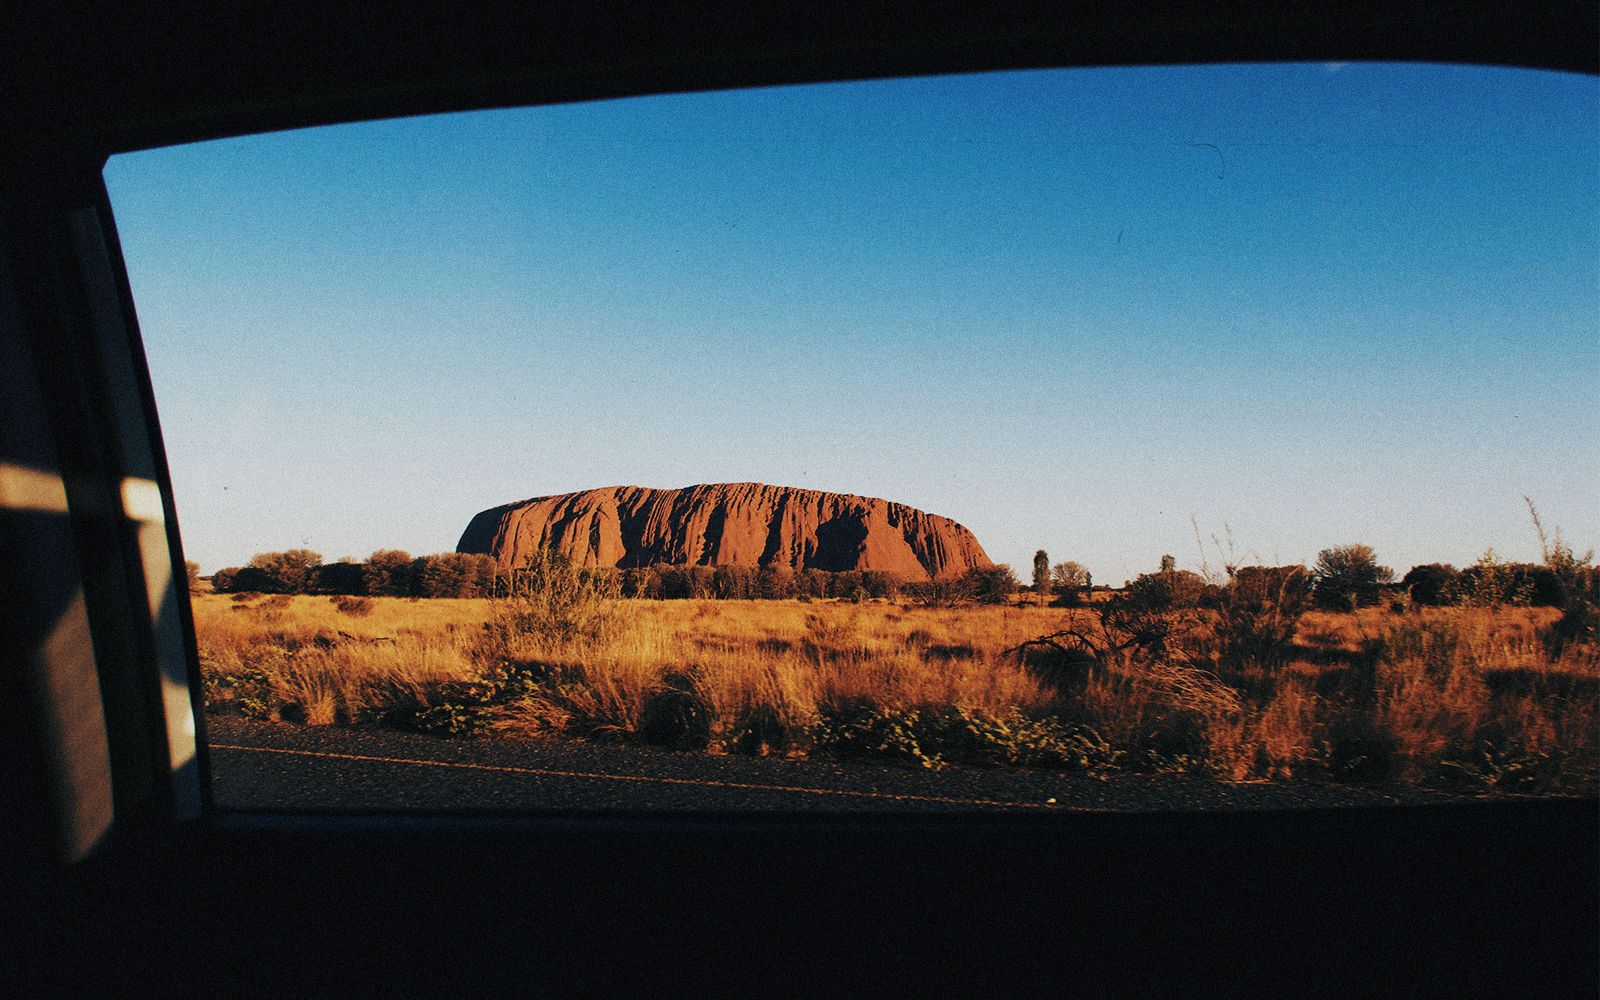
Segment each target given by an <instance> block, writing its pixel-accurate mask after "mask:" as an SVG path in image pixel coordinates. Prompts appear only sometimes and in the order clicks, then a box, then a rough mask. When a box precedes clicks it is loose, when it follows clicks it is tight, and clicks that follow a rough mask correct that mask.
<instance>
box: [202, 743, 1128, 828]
mask: <svg viewBox="0 0 1600 1000" xmlns="http://www.w3.org/2000/svg"><path fill="white" fill-rule="evenodd" d="M211 749H213V750H245V751H250V752H253V753H277V754H285V755H287V756H291V757H314V758H320V759H325V760H355V761H368V762H371V763H376V764H414V765H417V766H419V767H453V768H458V769H460V770H463V771H495V772H498V773H502V774H531V775H538V776H540V777H546V778H586V779H592V780H598V781H634V782H643V783H651V784H660V785H694V786H698V787H700V788H731V789H739V790H741V791H751V792H795V793H799V794H802V795H838V796H841V797H844V798H855V799H889V800H892V801H895V802H933V803H937V804H939V805H954V806H999V807H1002V808H1007V809H1051V810H1060V811H1065V812H1100V811H1102V810H1098V809H1081V808H1073V807H1071V806H1058V805H1055V804H1054V803H1048V802H1003V801H1000V800H997V799H958V798H950V797H947V796H943V795H899V794H895V793H892V792H861V791H852V790H848V789H841V788H807V787H803V786H799V785H758V784H751V783H749V782H743V781H713V780H709V779H704V778H663V777H659V776H655V775H646V774H603V773H598V772H592V771H558V770H553V769H550V768H542V767H509V766H506V765H501V764H465V763H459V762H456V761H444V760H413V759H410V758H406V757H372V756H368V755H366V754H355V753H325V752H322V751H318V750H287V749H283V748H281V747H247V746H235V745H230V744H226V743H213V744H211Z"/></svg>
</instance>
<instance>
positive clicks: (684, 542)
mask: <svg viewBox="0 0 1600 1000" xmlns="http://www.w3.org/2000/svg"><path fill="white" fill-rule="evenodd" d="M541 549H553V550H555V551H556V552H559V553H561V554H562V555H564V556H566V557H567V558H568V559H570V560H572V562H573V563H575V564H576V565H579V566H650V565H657V564H669V565H695V566H720V565H725V564H731V565H737V566H787V567H789V568H790V569H795V570H802V569H824V570H833V571H840V570H868V569H871V570H883V571H885V572H888V573H894V574H897V575H899V576H901V577H904V578H907V579H924V580H925V579H928V578H929V577H936V578H943V577H951V576H958V575H960V574H961V573H963V572H965V571H966V570H968V569H970V568H971V567H974V566H981V567H987V566H989V565H991V563H990V562H989V557H988V556H987V555H985V554H984V551H983V546H981V545H979V544H978V540H977V539H976V538H974V537H973V535H972V532H970V531H968V530H967V529H966V528H964V527H962V526H961V525H959V524H957V523H956V522H954V521H952V520H950V519H949V518H947V517H939V516H938V515H936V514H926V513H924V512H922V511H920V510H917V509H916V508H914V507H907V506H906V505H904V504H898V503H890V502H889V501H887V500H877V499H873V498H871V497H858V496H851V495H849V494H844V493H823V492H821V491H819V490H802V489H795V488H793V487H788V486H763V485H762V484H760V483H717V484H712V485H706V486H688V487H685V488H683V489H681V490H655V489H645V488H644V487H639V486H613V487H608V488H606V489H598V490H585V491H584V492H582V493H563V494H561V495H560V496H553V497H535V498H534V499H532V500H523V501H521V502H519V503H512V504H506V505H505V506H503V507H495V508H493V509H492V510H486V511H484V512H483V513H481V514H479V515H478V516H477V517H474V518H473V519H472V523H470V524H468V525H467V530H466V531H465V532H463V533H462V535H461V541H460V542H459V543H458V544H457V545H456V551H458V552H483V553H487V554H488V555H490V556H493V557H494V559H495V560H496V561H497V562H498V563H499V564H500V566H501V567H502V568H507V569H509V568H512V567H516V566H521V565H523V564H525V563H526V562H527V561H528V560H529V558H530V557H532V556H533V554H534V553H535V552H538V551H540V550H541Z"/></svg>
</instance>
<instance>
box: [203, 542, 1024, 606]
mask: <svg viewBox="0 0 1600 1000" xmlns="http://www.w3.org/2000/svg"><path fill="white" fill-rule="evenodd" d="M552 558H554V557H552ZM540 571H541V570H540V568H539V567H538V566H521V567H518V568H517V569H515V570H512V571H509V572H507V571H505V570H501V569H499V568H498V567H497V566H496V565H495V562H494V560H493V559H491V558H490V557H488V556H486V555H478V554H466V553H460V552H444V553H439V554H437V555H429V556H417V557H413V556H412V555H411V554H410V553H408V552H401V551H399V550H396V549H380V550H378V551H376V552H374V553H372V555H371V556H369V557H368V558H367V561H366V562H364V563H358V562H355V561H353V560H343V561H340V562H336V563H326V564H325V563H323V562H322V557H321V556H320V555H318V554H317V553H315V552H311V551H309V550H306V549H291V550H289V551H286V552H263V553H260V554H258V555H256V556H255V557H254V558H252V559H251V560H250V562H249V564H247V565H245V566H235V567H228V568H226V569H220V570H217V572H215V573H214V574H212V576H211V588H212V590H214V591H215V592H216V593H219V594H327V595H334V594H347V595H351V596H362V597H456V598H461V597H512V596H515V595H517V594H521V593H525V592H526V591H527V590H528V589H529V587H530V586H532V585H533V582H534V581H533V578H534V577H535V576H536V575H537V573H538V572H540ZM195 572H196V574H197V573H198V567H195ZM576 572H578V573H580V574H581V575H582V576H583V577H584V578H585V579H586V580H589V581H592V582H593V583H594V586H595V587H596V588H597V589H598V590H599V591H601V592H603V593H609V594H611V595H612V596H613V597H622V598H640V599H644V600H727V601H752V600H777V601H786V600H797V599H798V600H820V599H824V598H842V599H845V600H852V601H863V600H874V599H890V600H894V599H899V598H902V597H904V598H907V599H909V600H913V601H919V602H922V603H926V604H930V605H954V604H960V603H967V602H972V601H977V602H980V603H991V604H993V603H1002V602H1004V601H1006V600H1008V599H1009V598H1010V596H1011V595H1012V594H1014V593H1015V592H1016V591H1017V588H1018V586H1019V582H1018V580H1017V578H1016V574H1015V573H1013V572H1012V570H1011V568H1010V567H1009V566H1003V565H1002V566H994V567H991V568H987V569H972V570H969V571H968V572H967V573H965V574H964V575H962V576H959V577H955V578H952V579H949V580H943V581H939V582H938V583H926V582H921V581H903V580H901V579H900V578H899V577H897V576H895V575H894V574H892V573H885V572H882V571H879V570H846V571H843V572H828V571H825V570H820V569H808V570H804V571H802V572H799V573H796V572H795V571H793V570H791V569H789V568H787V567H783V566H762V567H760V568H757V567H753V566H640V567H629V568H624V569H617V568H612V567H600V568H590V569H581V570H577V571H576ZM194 579H195V580H196V581H197V580H198V576H197V575H196V576H195V577H194Z"/></svg>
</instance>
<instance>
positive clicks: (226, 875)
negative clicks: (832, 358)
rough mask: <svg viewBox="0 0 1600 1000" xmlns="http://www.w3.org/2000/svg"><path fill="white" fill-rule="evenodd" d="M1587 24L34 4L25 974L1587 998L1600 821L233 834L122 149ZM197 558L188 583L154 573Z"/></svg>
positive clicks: (188, 982) (22, 831) (1450, 39)
mask: <svg viewBox="0 0 1600 1000" xmlns="http://www.w3.org/2000/svg"><path fill="white" fill-rule="evenodd" d="M1597 9H1600V8H1597V6H1596V4H1595V3H1593V2H1589V0H1582V2H1554V3H1544V4H1519V5H1507V4H1500V3H1491V2H1487V0H1475V2H1470V3H1466V4H1458V5H1450V6H1448V7H1445V6H1442V5H1434V4H1428V3H1423V2H1420V0H1388V2H1384V3H1337V4H1329V5H1321V6H1317V7H1314V8H1302V7H1301V6H1300V5H1297V4H1287V3H1279V2H1258V3H1250V4H1243V3H1224V4H1220V5H1193V4H1186V3H1180V2H1161V3H1141V4H1129V5H1103V7H1102V6H1094V7H1091V6H1089V5H1083V4H1043V3H1040V4H1029V3H1009V2H999V3H992V4H986V5H973V6H970V7H969V6H967V5H961V4H952V3H943V2H935V3H909V2H896V3H887V4H871V3H857V4H845V3H835V2H831V0H830V2H823V3H818V4H809V5H798V4H779V5H770V6H769V5H745V4H733V3H727V2H723V0H709V2H703V3H695V4H681V5H680V4H635V5H627V4H590V3H570V2H549V3H514V2H509V0H496V2H488V3H480V2H467V3H458V4H449V5H442V4H441V5H437V6H433V7H425V8H420V9H410V8H405V7H390V6H379V5H361V4H352V3H345V2H333V3H328V4H322V5H303V4H293V3H285V2H281V0H278V2H263V3H240V2H233V0H227V2H221V3H215V4H207V5H193V6H190V5H185V4H172V5H166V4H149V3H145V4H134V3H125V2H116V0H112V2H92V0H66V2H45V0H20V2H17V3H12V4H9V5H7V6H6V8H5V9H4V11H3V12H0V39H3V42H0V46H3V53H4V57H3V59H0V108H3V114H4V120H5V122H6V126H7V127H6V128H5V131H4V139H3V140H0V141H3V142H4V144H5V153H4V157H3V158H0V387H3V389H0V650H3V656H4V670H5V673H4V676H5V678H6V685H7V686H6V691H5V693H4V697H0V736H3V739H4V748H5V764H4V768H3V770H0V774H3V775H4V778H3V782H4V784H3V792H0V794H3V799H0V801H3V802H4V813H3V816H4V823H3V832H0V841H3V843H0V893H3V898H4V900H5V903H6V907H5V908H6V911H7V915H8V916H9V917H10V920H9V921H8V923H9V925H10V928H9V929H8V930H7V931H6V932H5V934H4V938H3V941H4V944H3V946H0V983H3V987H0V988H3V989H4V991H5V993H6V995H8V996H13V997H34V996H68V995H85V996H88V995H93V996H133V995H140V994H144V995H150V996H158V997H161V996H166V997H170V996H191V995H192V996H252V997H254V996H259V997H301V996H310V995H358V996H390V995H413V994H415V995H437V996H460V995H479V994H488V993H491V992H492V993H495V994H501V995H504V994H507V993H510V994H514V995H544V994H552V993H553V994H558V995H560V994H574V993H582V994H596V995H598V994H607V995H679V994H686V995H701V996H710V995H786V994H799V995H816V994H823V995H836V994H842V995H873V994H884V993H892V994H928V993H934V992H937V993H941V994H947V993H956V992H966V993H970V994H973V995H997V996H1004V995H1016V994H1049V995H1062V994H1067V993H1086V994H1089V995H1094V994H1100V993H1105V992H1112V991H1115V992H1131V993H1136V994H1140V995H1190V994H1193V995H1204V994H1210V993H1226V994H1228V995H1237V994H1249V993H1261V992H1267V991H1273V992H1278V993H1282V994H1284V995H1312V994H1318V995H1320V994H1341V995H1377V994H1381V995H1517V996H1541V995H1550V996H1562V995H1566V996H1571V995H1593V991H1594V988H1595V986H1596V985H1597V982H1596V977H1597V972H1596V960H1597V945H1596V942H1597V934H1600V887H1597V879H1600V867H1597V853H1600V850H1597V843H1600V837H1597V815H1596V808H1595V803H1594V802H1593V801H1592V800H1591V801H1495V802H1484V803H1472V804H1467V805H1460V804H1455V805H1439V806H1419V807H1412V808H1404V809H1383V810H1374V809H1346V810H1337V811H1332V810H1301V811H1291V812H1259V813H1250V812H1242V813H1227V814H1201V813H1182V814H1180V813H1173V814H1148V815H1115V814H1106V815H1084V814H1077V815H1070V816H1008V815H994V816H982V817H955V818H951V817H948V816H944V817H940V816H885V817H868V816H856V817H830V816H825V815H824V816H812V817H797V816H782V815H776V816H774V815H750V814H739V815H734V814H729V815H720V814H710V815H695V816H682V815H679V816H671V817H669V816H661V815H650V814H638V815H632V814H614V815H611V816H609V817H606V818H596V817H592V816H550V815H523V816H506V815H492V814H487V813H483V814H462V815H417V814H406V815H402V814H398V813H397V814H395V815H392V816H386V815H371V814H367V815H361V816H354V815H351V816H341V815H328V814H322V815H315V816H313V815H296V814H291V813H251V814H231V813H228V812H226V811H219V810H217V809H215V808H214V807H213V806H212V804H211V803H210V801H209V792H208V785H207V774H206V758H205V752H204V733H203V722H204V720H203V717H202V715H201V713H200V712H199V711H198V704H199V702H198V695H197V693H196V692H197V690H198V685H197V684H196V683H195V682H194V681H195V673H196V669H197V658H196V652H195V642H194V636H193V628H192V623H191V621H190V618H189V609H188V602H187V598H186V596H185V595H184V592H183V589H182V587H181V586H179V585H178V584H177V581H181V580H182V579H183V573H182V571H181V567H182V566H183V565H184V560H183V554H182V550H181V546H180V537H179V531H178V525H179V521H178V514H179V511H178V510H177V508H175V506H174V502H173V497H172V491H171V485H170V481H169V477H168V474H167V468H166V464H165V457H164V453H163V448H162V438H161V432H160V429H159V426H158V425H157V421H156V410H155V403H154V399H153V396H152V393H151V388H150V381H149V377H148V375H147V372H146V369H145V361H144V355H143V350H142V348H141V344H140V338H139V333H138V325H137V321H136V318H135V313H134V303H133V300H132V296H131V293H130V290H129V283H128V278H127V275H126V273H125V269H124V266H123V262H122V257H121V252H120V249H119V244H118V237H117V232H116V229H115V226H114V224H113V222H112V216H111V211H110V205H109V203H108V201H107V197H106V193H105V187H104V183H103V181H102V174H101V171H102V168H103V166H104V164H105V161H106V158H107V157H108V156H110V155H112V154H115V153H119V152H127V151H132V150H139V149H147V148H151V147H155V146H162V145H167V144H173V143H181V142H189V141H196V140H201V139H212V138H220V137H226V136H236V135H245V134H250V133H256V132H264V131H270V130H277V129H286V128H295V127H301V126H310V125H322V124H332V123H337V122H346V121H359V120H364V119H371V118H379V117H393V116H401V115H413V114H424V113H437V112H443V111H452V110H462V109H472V108H488V107H506V106H518V105H529V104H548V103H556V102H564V101H575V100H588V99H596V98H605V97H621V96H629V95H642V94H652V93H665V92H674V91H694V90H706V89H714V88H733V87H752V86H763V85H772V84H784V83H800V82H813V81H828V80H844V79H865V78H875V77H886V76H900V75H913V74H940V73H955V72H967V71H979V70H993V69H1020V68H1033V67H1055V66H1094V65H1156V64H1180V63H1205V62H1229V61H1237V62H1251V61H1330V60H1340V61H1353V60H1401V61H1434V62H1463V63H1478V64H1487V65H1503V66H1513V67H1523V68H1527V69H1529V70H1530V71H1563V72H1576V73H1584V74H1594V73H1596V72H1597V71H1600V57H1597V42H1596V39H1597V37H1600V35H1597V28H1600V15H1597ZM174 567H179V568H180V569H179V570H178V571H177V572H174Z"/></svg>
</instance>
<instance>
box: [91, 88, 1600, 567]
mask: <svg viewBox="0 0 1600 1000" xmlns="http://www.w3.org/2000/svg"><path fill="white" fill-rule="evenodd" d="M1597 137H1600V84H1597V81H1596V80H1594V79H1592V78H1585V77H1578V76H1571V75H1563V74H1554V73H1543V72H1532V71H1514V70H1497V69H1483V68H1470V67H1448V66H1391V65H1366V64H1350V65H1346V66H1342V67H1339V66H1323V65H1292V66H1213V67H1180V68H1158V69H1101V70H1069V71H1048V72H1029V73H1001V74H985V75H978V76H965V77H944V78H928V79H910V80H899V81H880V82H869V83H856V84H836V85H826V86H809V87H791V88H777V89H770V90H759V91H740V92H731V93H717V94H698V95H678V96H665V97H653V98H636V99H630V100H623V101H610V102H601V103H593V104H582V105H567V106H561V107H553V108H532V109H516V110H509V111H492V112H474V113H468V114H458V115H446V116H435V117H427V118H416V119H406V120H398V121H387V122H376V123H366V124H360V125H350V126H338V127H332V128H323V129H311V130H304V131H298V132H290V133H278V134H273V135H267V136H257V137H250V138H244V139H236V140H224V141H219V142H213V143H202V144H195V145H190V146H181V147H173V148H169V149H161V150H153V151H148V152H143V153H136V154H129V155H125V156H119V157H116V158H114V159H113V160H112V161H111V162H110V163H109V164H108V166H107V168H106V181H107V185H108V187H109V189H110V192H111V200H112V205H113V207H114V210H115V212H116V216H117V225H118V228H119V231H120V232H121V234H122V240H123V248H124V252H125V254H126V256H127V261H128V268H129V272H130V275H131V277H132V281H133V290H134V297H135V300H136V302H137V305H138V309H139V315H140V323H141V327H142V329H143V334H144V338H145V343H146V347H147V350H148V353H149V359H150V367H151V374H152V377H153V379H154V382H155V387H156V397H157V404H158V407H159V410H160V413H161V419H162V425H163V430H164V432H165V437H166V441H167V447H168V452H169V458H170V460H171V464H172V469H173V480H174V487H175V490H176V494H177V500H178V509H179V517H180V520H181V524H182V529H183V538H184V545H185V548H186V549H187V551H188V553H189V555H190V557H191V558H194V559H196V560H198V561H199V562H200V563H201V565H202V566H203V567H204V568H205V569H206V570H207V571H210V570H212V569H215V568H217V567H220V566H223V565H234V564H238V563H240V562H243V561H244V560H246V559H248V558H249V556H250V555H251V554H252V553H254V552H257V551H263V550H269V549H278V548H285V547H290V546H298V545H302V544H305V545H309V546H310V547H312V548H315V549H317V550H318V551H320V552H321V553H322V554H323V555H324V557H325V558H328V559H330V560H331V559H334V558H337V557H339V556H342V555H351V556H356V557H358V558H359V557H364V556H365V555H367V554H368V553H369V552H371V551H372V550H373V549H376V548H380V547H399V548H405V549H408V550H411V551H413V552H432V551H443V550H449V549H451V548H453V547H454V545H455V542H456V540H457V538H458V537H459V534H460V532H461V530H462V528H464V527H465V525H466V523H467V521H468V519H469V518H470V517H471V516H472V514H474V513H475V512H477V511H478V510H481V509H483V508H486V507H490V506H493V505H496V504H500V503H505V502H507V501H511V500H516V499H521V498H524V497H529V496H536V495H541V494H547V493H556V492H565V491H568V490H578V489H585V488H589V487H595V486H609V485H618V484H637V485H645V486H683V485H689V484H693V483H701V482H723V481H746V480H753V481H759V482H768V483H776V484H784V485H794V486H803V487H808V488H813V489H827V490H837V491H842V492H852V493H859V494H866V495H871V496H881V497H887V498H890V499H893V500H898V501H902V502H905V503H909V504H912V505H914V506H917V507H921V508H923V509H925V510H929V511H932V512H935V513H939V514H944V515H947V516H950V517H953V518H955V519H957V520H959V521H961V522H962V523H964V524H966V525H967V526H968V527H970V528H972V529H973V531H974V532H976V534H977V536H978V538H979V540H980V541H981V542H983V544H984V546H985V547H986V548H987V550H988V551H989V553H990V555H991V556H992V557H993V558H995V559H997V560H1001V561H1008V562H1011V563H1012V564H1013V565H1015V566H1017V568H1018V569H1019V570H1024V571H1025V568H1026V565H1027V563H1028V562H1029V560H1030V559H1031V557H1032V554H1033V551H1034V550H1035V549H1036V548H1040V547H1043V548H1045V549H1047V550H1048V551H1049V553H1050V555H1051V557H1052V558H1053V559H1057V560H1059V559H1065V558H1073V559H1077V560H1078V561H1080V562H1083V563H1084V564H1085V565H1087V566H1088V567H1089V568H1090V569H1091V570H1092V571H1093V572H1094V574H1095V576H1096V578H1097V579H1098V580H1105V581H1110V582H1117V581H1120V580H1122V579H1124V578H1125V577H1129V576H1132V575H1134V574H1136V573H1138V572H1141V571H1144V570H1148V569H1151V568H1153V567H1154V566H1155V565H1156V564H1157V562H1158V561H1159V558H1160V556H1161V554H1162V553H1166V552H1170V553H1173V554H1174V555H1176V556H1177V557H1178V560H1179V564H1180V565H1190V566H1192V565H1194V564H1195V563H1196V562H1197V561H1198V552H1197V549H1196V543H1195V539H1194V531H1193V528H1192V527H1191V517H1193V518H1194V519H1195V520H1196V521H1197V522H1198V523H1199V525H1200V527H1201V529H1202V531H1203V532H1204V533H1205V534H1207V535H1210V534H1211V533H1213V532H1214V533H1216V534H1219V535H1221V534H1222V533H1223V529H1224V525H1226V526H1227V527H1228V528H1229V529H1231V532H1232V536H1233V538H1234V540H1235V544H1236V554H1237V555H1238V556H1240V557H1242V558H1244V559H1246V560H1247V561H1256V560H1257V559H1259V560H1261V561H1266V562H1272V563H1277V562H1296V561H1307V562H1309V561H1311V560H1313V559H1314V558H1315V556H1316V553H1317V551H1318V550H1319V549H1321V548H1324V547H1327V546H1329V545H1333V544H1339V543H1344V542H1350V541H1361V542H1365V543H1367V544H1370V545H1372V546H1374V548H1375V549H1376V550H1377V552H1378V555H1379V558H1380V560H1382V561H1384V562H1386V563H1388V564H1390V565H1392V566H1394V567H1395V568H1396V569H1397V570H1399V571H1402V572H1403V571H1404V569H1405V568H1406V567H1408V566H1410V565H1413V564H1414V563H1418V562H1427V561H1434V560H1440V561H1452V562H1456V563H1458V564H1462V563H1467V562H1471V561H1472V560H1473V559H1475V558H1476V557H1477V556H1478V555H1479V554H1481V553H1482V552H1483V550H1484V548H1485V547H1487V546H1490V545H1492V546H1494V547H1495V549H1496V551H1497V552H1499V553H1500V554H1501V555H1502V556H1508V557H1513V558H1534V557H1536V555H1537V543H1536V541H1535V539H1534V536H1533V532H1532V529H1531V527H1530V525H1529V522H1528V518H1527V514H1526V510H1525V508H1524V506H1523V502H1522V499H1521V498H1522V495H1523V494H1528V495H1531V496H1532V497H1533V499H1534V500H1535V502H1536V503H1538V505H1539V507H1540V510H1541V513H1542V514H1543V515H1544V518H1545V521H1546V524H1547V526H1550V525H1552V524H1555V525H1560V526H1561V527H1562V528H1563V530H1564V534H1565V535H1566V536H1567V538H1568V539H1569V540H1570V541H1572V542H1574V543H1576V544H1577V545H1578V546H1579V548H1583V547H1586V546H1588V545H1591V544H1595V543H1596V542H1597V541H1600V500H1597V491H1596V486H1597V484H1600V459H1597V457H1596V454H1597V453H1600V449H1597V448H1596V447H1595V443H1596V441H1600V138H1597ZM1210 555H1211V557H1212V561H1213V563H1215V562H1216V561H1217V559H1216V552H1215V551H1214V550H1213V551H1212V552H1211V553H1210Z"/></svg>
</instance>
